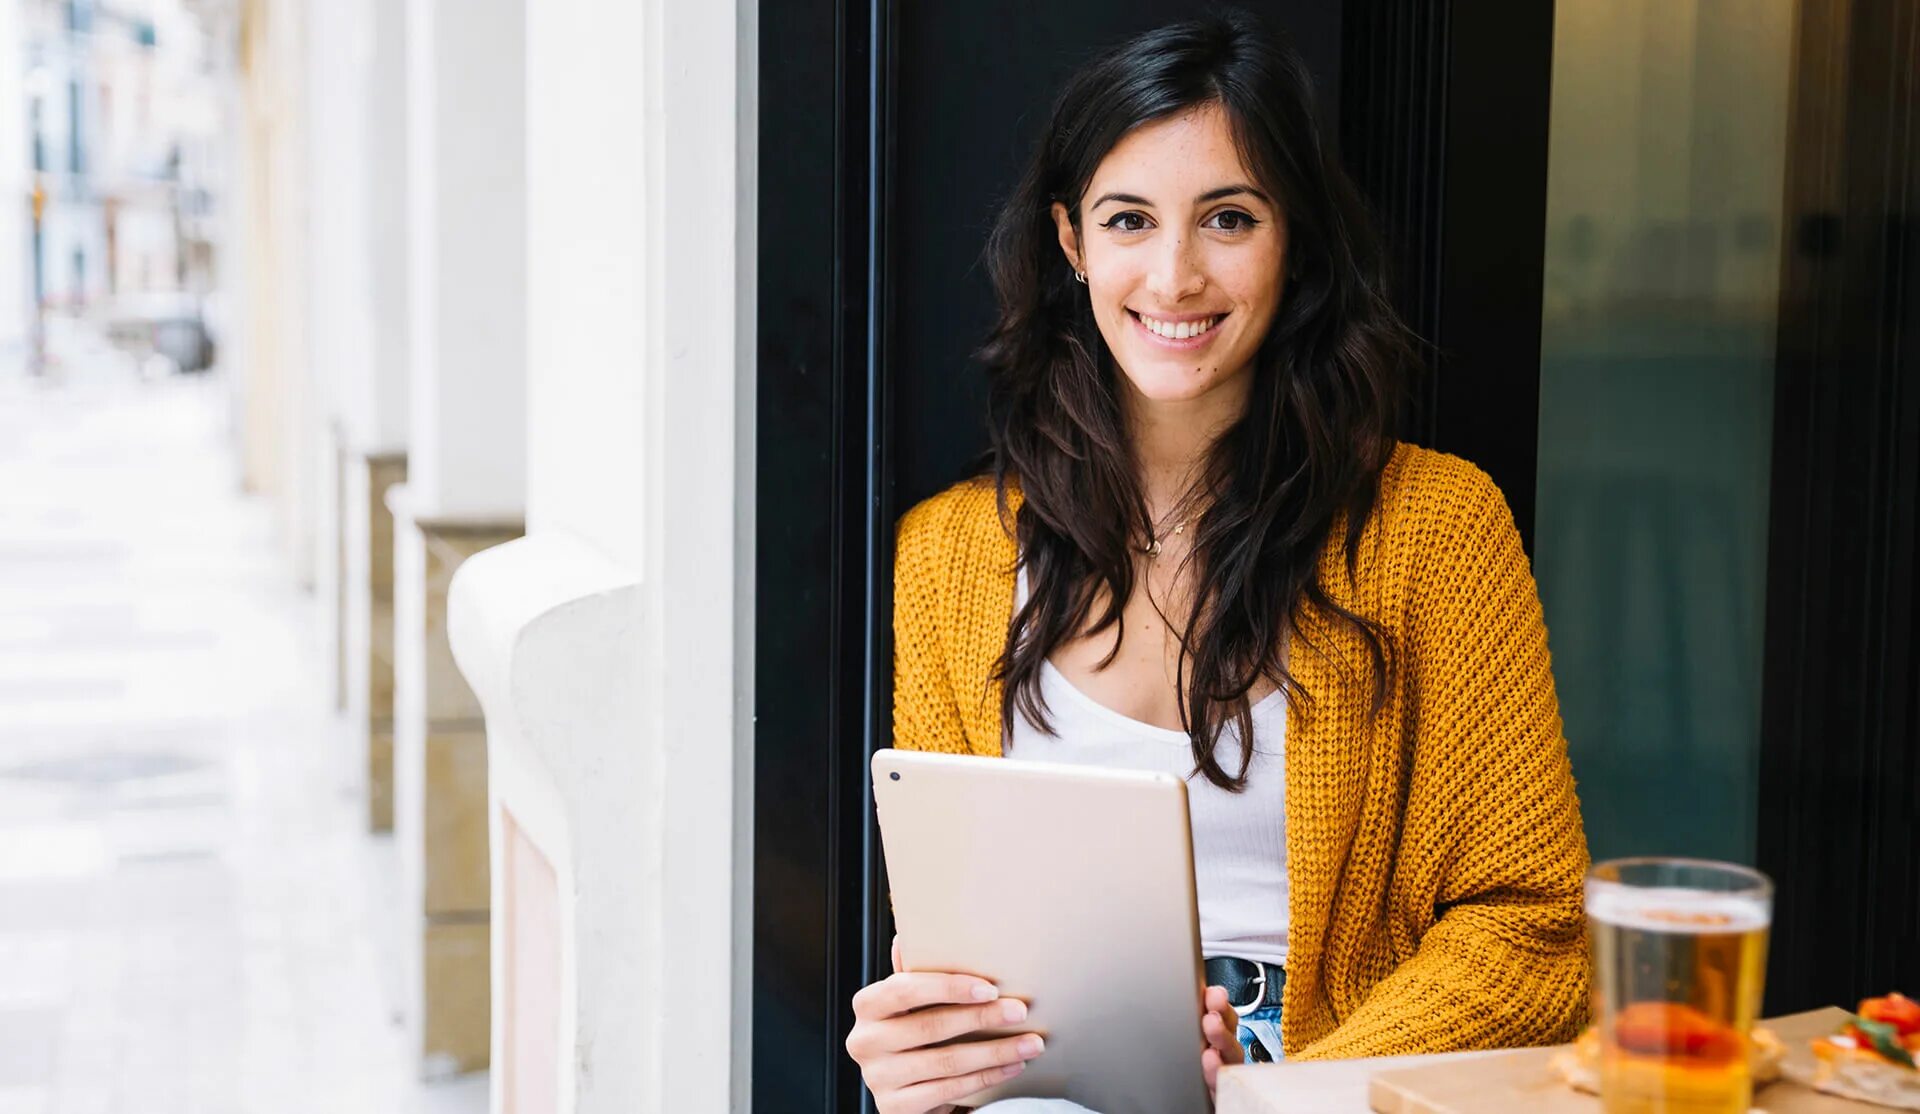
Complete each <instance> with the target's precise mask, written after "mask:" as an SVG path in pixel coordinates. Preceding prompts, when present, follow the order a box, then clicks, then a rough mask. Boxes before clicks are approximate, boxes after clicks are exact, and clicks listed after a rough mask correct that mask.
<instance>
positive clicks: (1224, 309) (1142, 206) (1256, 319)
mask: <svg viewBox="0 0 1920 1114" xmlns="http://www.w3.org/2000/svg"><path fill="white" fill-rule="evenodd" d="M1080 204H1081V213H1080V216H1081V220H1080V228H1079V230H1078V232H1076V230H1075V228H1074V225H1073V222H1072V221H1071V220H1070V219H1069V217H1070V214H1069V213H1068V212H1067V208H1066V206H1065V205H1062V204H1059V203H1058V202H1056V203H1055V204H1054V206H1053V218H1054V223H1055V224H1056V225H1057V226H1058V228H1059V233H1060V248H1061V250H1062V251H1064V252H1065V253H1066V255H1067V261H1068V262H1069V263H1070V264H1072V265H1073V266H1074V268H1075V269H1076V270H1082V271H1085V272H1086V275H1087V295H1088V297H1089V298H1091V299H1092V301H1093V314H1094V319H1095V320H1096V321H1098V322H1099V324H1100V334H1101V336H1103V337H1104V338H1106V342H1107V347H1108V349H1110V350H1111V351H1112V352H1113V355H1114V359H1115V360H1116V361H1118V363H1119V365H1120V367H1121V370H1122V371H1123V372H1124V373H1125V375H1126V378H1127V381H1128V382H1129V383H1131V384H1132V386H1133V389H1134V390H1135V391H1136V392H1137V393H1138V395H1139V396H1140V397H1142V398H1144V399H1147V400H1151V401H1153V402H1187V401H1194V400H1198V399H1201V398H1203V397H1206V396H1208V395H1211V394H1213V393H1214V392H1216V391H1218V390H1220V389H1221V388H1223V387H1226V388H1228V389H1229V390H1234V391H1238V392H1241V393H1244V391H1245V389H1246V387H1247V385H1248V380H1247V376H1248V374H1249V373H1250V371H1251V368H1252V366H1253V357H1254V353H1255V352H1257V351H1258V350H1259V348H1260V342H1261V341H1262V340H1263V339H1265V337H1266V335H1267V328H1268V327H1269V326H1270V325H1271V324H1272V323H1273V318H1274V314H1275V313H1276V312H1277V311H1278V310H1279V308H1280V295H1281V288H1282V285H1283V278H1282V276H1283V275H1284V274H1285V271H1286V253H1287V230H1286V224H1285V219H1284V214H1282V213H1281V212H1280V210H1279V208H1278V206H1277V205H1276V204H1275V203H1274V201H1273V200H1272V199H1270V198H1269V197H1267V196H1266V194H1265V193H1264V192H1262V191H1261V190H1260V189H1259V187H1258V186H1256V185H1255V177H1254V174H1253V172H1252V171H1251V170H1249V169H1248V168H1247V166H1246V165H1245V164H1244V163H1243V162H1241V160H1240V153H1239V151H1238V150H1237V149H1235V147H1234V143H1233V136H1232V133H1231V132H1230V131H1229V130H1228V126H1227V118H1226V114H1225V112H1224V111H1223V110H1222V109H1221V108H1220V106H1219V105H1217V104H1214V105H1206V106H1202V107H1200V108H1196V109H1193V110H1191V111H1188V112H1184V113H1181V114H1179V115H1176V116H1172V117H1168V118H1167V119H1164V120H1159V121H1155V122H1153V123H1150V124H1145V125H1142V126H1141V127H1138V128H1135V129H1134V130H1133V131H1131V132H1129V133H1127V135H1126V136H1125V137H1123V138H1122V139H1121V140H1120V142H1119V143H1117V144H1115V145H1114V148H1113V150H1112V151H1109V152H1108V153H1107V157H1106V158H1105V159H1104V160H1102V161H1101V163H1100V166H1099V168H1098V169H1097V170H1095V171H1094V175H1093V181H1092V182H1091V183H1090V184H1089V185H1088V187H1087V192H1086V194H1085V195H1084V196H1083V197H1081V199H1080Z"/></svg>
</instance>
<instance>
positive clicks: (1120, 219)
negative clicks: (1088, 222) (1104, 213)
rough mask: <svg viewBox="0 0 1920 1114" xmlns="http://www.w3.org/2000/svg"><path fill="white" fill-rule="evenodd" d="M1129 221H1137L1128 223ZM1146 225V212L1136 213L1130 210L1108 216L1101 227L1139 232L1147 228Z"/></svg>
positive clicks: (1118, 230) (1117, 230)
mask: <svg viewBox="0 0 1920 1114" xmlns="http://www.w3.org/2000/svg"><path fill="white" fill-rule="evenodd" d="M1128 221H1133V222H1136V223H1132V224H1129V223H1126V222H1128ZM1146 226H1147V218H1146V214H1144V213H1136V212H1132V211H1128V212H1125V213H1115V214H1114V215H1113V216H1111V217H1108V218H1107V219H1106V220H1105V221H1104V222H1103V223H1102V224H1101V225H1100V227H1102V228H1111V229H1113V230H1114V231H1116V232H1139V231H1141V230H1143V229H1145V228H1146Z"/></svg>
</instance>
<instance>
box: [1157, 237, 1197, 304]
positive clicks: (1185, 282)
mask: <svg viewBox="0 0 1920 1114" xmlns="http://www.w3.org/2000/svg"><path fill="white" fill-rule="evenodd" d="M1194 249H1195V245H1194V242H1193V237H1191V236H1182V235H1178V234H1175V235H1171V236H1168V237H1166V238H1165V239H1164V240H1163V241H1162V242H1161V245H1160V253H1159V256H1158V258H1156V259H1155V260H1154V261H1153V269H1152V271H1151V272H1150V273H1149V274H1148V276H1147V289H1148V290H1149V291H1150V292H1151V293H1152V294H1153V296H1154V297H1155V298H1162V299H1165V300H1166V301H1169V302H1177V301H1179V300H1181V299H1182V298H1190V297H1192V296H1193V295H1195V294H1198V293H1200V292H1201V291H1202V290H1205V289H1206V287H1207V276H1206V273H1205V271H1203V270H1202V269H1201V267H1200V261H1199V259H1198V258H1197V257H1196V252H1195V250H1194Z"/></svg>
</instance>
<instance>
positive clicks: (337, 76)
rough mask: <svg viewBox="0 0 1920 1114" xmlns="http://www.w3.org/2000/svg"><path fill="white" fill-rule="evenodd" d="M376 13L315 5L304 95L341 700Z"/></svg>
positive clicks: (368, 322) (311, 305)
mask: <svg viewBox="0 0 1920 1114" xmlns="http://www.w3.org/2000/svg"><path fill="white" fill-rule="evenodd" d="M372 17H373V13H372V11H371V6H370V3H369V0H336V2H334V3H330V4H326V5H323V6H319V7H316V8H313V9H310V11H309V15H308V27H307V36H306V43H305V46H306V57H307V72H308V73H310V74H311V75H313V76H312V81H313V95H312V96H311V97H310V98H309V99H308V102H307V163H308V165H309V166H311V167H312V168H313V171H312V172H313V180H312V183H311V185H312V191H313V192H312V204H311V206H310V208H309V211H308V229H309V231H310V233H311V235H312V237H313V251H312V252H311V254H310V255H309V256H308V265H309V278H308V282H307V304H308V313H309V315H310V317H311V320H312V322H313V328H312V329H311V330H310V331H309V332H308V334H307V336H308V342H309V344H308V349H309V357H308V358H309V360H310V361H311V363H312V366H313V374H314V381H315V385H316V394H317V396H318V401H319V403H320V405H321V408H322V412H323V425H322V428H321V430H320V459H319V468H320V473H319V474H320V484H319V495H320V506H319V515H318V519H317V522H316V524H315V530H314V540H315V553H314V567H315V570H316V576H315V580H316V583H317V586H318V589H319V590H318V591H317V592H316V593H315V597H316V602H317V603H318V604H319V608H318V611H319V615H320V620H321V629H322V633H323V635H324V637H325V639H326V643H327V645H328V647H329V649H330V650H331V651H332V652H331V653H330V654H329V655H328V657H329V660H330V664H331V665H332V667H333V671H334V678H333V680H334V686H333V687H334V689H335V695H336V700H337V701H338V703H339V704H340V705H341V706H350V705H352V704H354V703H355V702H354V701H353V700H351V699H350V693H349V690H350V688H351V685H350V678H351V677H353V676H354V675H356V674H357V673H358V671H359V670H358V668H357V665H358V663H350V662H349V656H350V650H351V648H352V645H353V643H352V640H351V639H350V638H349V634H350V632H351V631H352V629H353V628H354V626H355V624H354V623H353V622H352V621H351V607H350V604H351V600H352V596H353V593H352V591H351V581H350V580H349V579H348V576H347V573H348V570H349V569H352V568H356V567H358V566H359V565H360V564H362V562H357V561H355V560H354V559H353V556H352V555H351V554H350V552H349V550H348V545H349V542H350V535H351V534H352V533H353V531H350V530H349V529H348V528H347V520H348V508H349V507H351V506H353V505H354V503H355V502H356V500H355V499H354V498H353V496H354V492H353V491H352V486H353V482H354V475H355V472H356V469H355V467H354V464H355V461H354V458H353V455H352V447H351V443H350V438H349V436H348V434H347V423H348V421H349V419H350V418H351V417H354V416H357V412H359V411H362V410H364V409H365V407H366V403H365V401H364V395H365V394H366V386H367V384H368V383H369V381H370V378H371V375H372V367H371V363H372V347H373V345H372V339H373V338H372V331H373V328H372V314H371V308H372V307H371V302H370V299H369V298H368V296H367V289H366V288H367V281H366V280H367V271H368V260H367V250H368V248H369V247H370V246H371V241H370V239H369V238H368V237H366V235H365V229H366V222H367V212H366V202H367V181H366V179H367V167H368V159H367V156H368V154H369V153H370V152H369V150H368V143H367V137H366V134H365V132H366V123H367V119H366V115H365V107H366V104H365V90H366V87H367V79H368V77H369V76H370V73H369V71H370V68H371V59H370V57H369V54H370V53H371V47H372V38H373V35H372Z"/></svg>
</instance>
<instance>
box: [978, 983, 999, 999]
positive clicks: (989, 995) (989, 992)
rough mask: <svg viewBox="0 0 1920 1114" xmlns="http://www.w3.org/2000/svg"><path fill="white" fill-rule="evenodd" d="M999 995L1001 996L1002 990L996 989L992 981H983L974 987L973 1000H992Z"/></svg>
mask: <svg viewBox="0 0 1920 1114" xmlns="http://www.w3.org/2000/svg"><path fill="white" fill-rule="evenodd" d="M998 997H1000V992H999V991H998V990H995V989H994V987H993V984H991V983H984V982H983V983H981V984H980V985H978V986H976V987H974V988H973V1000H974V1001H976V1002H991V1001H992V1000H994V999H995V998H998Z"/></svg>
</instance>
